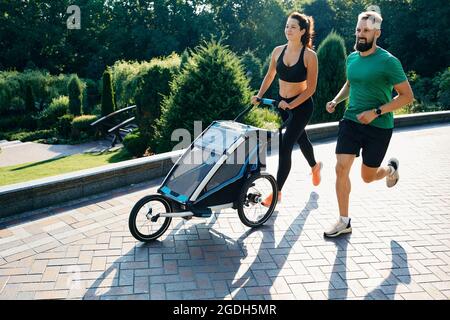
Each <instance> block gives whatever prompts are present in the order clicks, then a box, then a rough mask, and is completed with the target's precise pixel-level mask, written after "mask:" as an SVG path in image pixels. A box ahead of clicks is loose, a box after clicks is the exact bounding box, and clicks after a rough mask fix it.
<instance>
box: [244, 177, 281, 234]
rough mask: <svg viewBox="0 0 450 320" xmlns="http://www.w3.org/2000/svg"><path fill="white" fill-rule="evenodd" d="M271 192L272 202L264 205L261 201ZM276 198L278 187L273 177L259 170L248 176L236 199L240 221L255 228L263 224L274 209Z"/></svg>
mask: <svg viewBox="0 0 450 320" xmlns="http://www.w3.org/2000/svg"><path fill="white" fill-rule="evenodd" d="M270 194H272V195H273V196H272V203H271V204H270V206H269V207H265V206H264V205H263V204H262V201H263V200H264V199H265V198H266V197H268V196H269V195H270ZM277 199H278V188H277V182H276V180H275V178H274V177H273V176H272V175H270V174H268V173H266V172H261V173H257V174H254V175H252V176H250V178H248V179H247V180H246V181H245V182H244V185H243V186H242V189H241V193H240V195H239V200H238V206H237V210H238V214H239V219H241V221H242V223H243V224H245V225H246V226H248V227H251V228H255V227H259V226H261V225H263V224H264V223H265V222H266V221H267V220H268V219H269V218H270V217H271V215H272V213H273V211H274V210H275V206H276V204H277Z"/></svg>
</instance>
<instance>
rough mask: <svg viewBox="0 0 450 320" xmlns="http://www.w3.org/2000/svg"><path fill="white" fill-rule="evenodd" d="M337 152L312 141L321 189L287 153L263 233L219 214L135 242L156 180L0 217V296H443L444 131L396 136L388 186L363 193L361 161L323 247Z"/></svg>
mask: <svg viewBox="0 0 450 320" xmlns="http://www.w3.org/2000/svg"><path fill="white" fill-rule="evenodd" d="M335 143H336V142H335V140H331V141H327V142H322V143H316V144H315V152H316V158H317V159H320V160H322V161H323V162H324V169H323V182H322V184H321V185H320V186H319V187H317V188H313V187H312V184H311V182H310V176H309V174H308V173H309V171H308V167H307V163H306V161H305V160H304V158H303V157H302V156H301V153H300V151H299V150H295V151H294V153H293V167H292V171H291V175H290V176H289V178H288V181H287V183H286V187H285V189H284V191H283V202H282V203H280V204H279V205H278V206H277V209H276V211H275V213H274V215H273V217H272V218H271V219H270V220H269V221H268V222H267V223H266V225H265V226H264V227H262V228H260V229H255V230H251V229H249V228H247V227H245V226H244V225H243V224H242V223H241V222H240V220H239V218H238V217H237V213H236V212H235V211H233V210H226V211H222V212H221V213H220V214H217V215H213V216H212V217H211V218H208V219H201V218H194V219H192V220H189V221H185V220H183V219H173V220H172V224H171V226H170V228H169V229H168V230H167V232H166V233H165V234H164V236H163V237H161V238H160V239H159V240H157V241H155V242H154V243H151V244H142V243H139V242H137V241H136V240H135V239H134V238H133V237H132V236H131V234H130V233H129V231H128V213H129V211H130V209H131V207H132V206H133V205H134V203H135V202H136V201H137V200H139V199H140V198H141V197H142V196H144V195H147V194H149V193H153V192H154V191H155V190H156V188H157V187H158V184H159V183H160V182H161V179H158V180H155V181H151V182H149V183H145V184H140V185H136V186H131V187H128V188H123V189H119V190H114V191H112V192H111V193H110V194H103V195H100V196H95V197H90V198H88V199H83V200H80V201H76V202H72V203H70V204H64V205H61V206H55V207H51V208H47V209H44V210H39V211H35V212H31V213H26V214H22V215H20V216H16V217H14V218H13V219H4V220H2V221H0V299H108V300H110V299H244V300H247V299H399V300H404V299H405V300H409V299H449V298H450V232H449V230H450V183H449V182H450V148H449V147H448V146H449V145H450V125H449V124H445V125H436V126H426V127H416V128H410V129H402V130H396V131H395V132H394V135H393V138H392V141H391V145H390V147H389V150H388V152H387V155H386V158H388V157H390V156H396V157H398V158H399V159H400V174H401V179H400V182H399V184H398V186H396V187H395V188H393V189H388V188H386V186H385V182H384V181H379V182H375V183H371V184H365V183H364V182H363V181H362V180H361V178H360V176H359V172H360V164H361V160H360V159H357V160H356V161H355V165H354V167H353V169H352V172H351V177H352V194H351V203H350V205H351V207H350V213H351V216H352V218H353V219H352V225H353V233H352V234H351V235H346V236H344V237H342V238H339V239H334V240H326V239H324V238H323V236H322V234H323V231H324V229H325V228H327V227H328V226H329V225H330V224H331V223H333V222H334V221H335V220H336V218H337V201H336V197H335V191H334V181H335V174H334V164H335V156H334V147H335ZM276 161H277V158H276V157H274V156H272V157H269V166H268V170H269V171H270V172H272V173H274V171H275V169H276Z"/></svg>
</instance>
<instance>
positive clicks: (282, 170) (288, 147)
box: [277, 104, 311, 190]
mask: <svg viewBox="0 0 450 320" xmlns="http://www.w3.org/2000/svg"><path fill="white" fill-rule="evenodd" d="M301 108H303V104H302V105H300V106H298V107H297V108H294V109H292V119H291V122H290V123H289V124H288V126H287V127H286V131H285V133H284V134H283V139H282V144H281V146H280V152H279V156H278V173H277V183H278V190H281V189H282V188H283V185H284V183H285V182H286V179H287V177H288V175H289V172H290V171H291V164H292V161H291V158H292V150H293V148H294V145H295V143H297V142H298V140H299V138H300V136H301V135H302V134H303V133H304V130H305V127H306V124H307V123H308V121H309V118H310V115H309V114H310V113H311V112H310V110H309V108H305V109H301Z"/></svg>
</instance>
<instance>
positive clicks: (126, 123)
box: [91, 105, 138, 148]
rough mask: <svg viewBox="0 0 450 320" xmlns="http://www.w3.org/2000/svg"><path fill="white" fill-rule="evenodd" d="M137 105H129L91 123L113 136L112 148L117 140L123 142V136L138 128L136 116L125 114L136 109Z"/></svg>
mask: <svg viewBox="0 0 450 320" xmlns="http://www.w3.org/2000/svg"><path fill="white" fill-rule="evenodd" d="M135 108H136V106H135V105H133V106H129V107H125V108H122V109H119V110H117V111H114V112H112V113H110V114H108V115H106V116H104V117H101V118H100V119H98V120H96V121H94V122H92V123H91V126H93V127H96V128H97V129H98V130H99V131H100V132H101V133H102V134H104V135H106V136H111V137H112V141H111V148H112V147H114V146H115V145H116V143H117V141H119V142H122V141H123V138H124V137H125V136H126V135H127V134H128V133H130V132H131V131H133V130H134V129H136V128H137V127H138V126H137V125H136V123H135V120H136V117H135V116H132V117H128V118H126V119H125V117H124V116H125V115H126V114H127V113H128V112H130V111H132V110H133V109H135ZM124 119H125V120H124Z"/></svg>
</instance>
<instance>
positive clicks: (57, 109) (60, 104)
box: [36, 96, 69, 128]
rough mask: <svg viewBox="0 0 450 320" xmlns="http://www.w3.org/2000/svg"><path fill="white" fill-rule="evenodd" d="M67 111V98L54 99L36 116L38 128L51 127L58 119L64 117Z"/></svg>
mask: <svg viewBox="0 0 450 320" xmlns="http://www.w3.org/2000/svg"><path fill="white" fill-rule="evenodd" d="M68 110H69V98H68V97H67V96H60V97H58V98H54V99H53V100H52V102H51V103H50V105H49V106H48V107H47V108H46V109H45V110H44V111H42V112H40V113H39V114H38V115H37V117H36V119H37V121H38V127H39V128H49V127H53V126H54V125H55V124H56V123H57V122H58V118H59V117H62V116H63V115H65V114H66V113H67V112H68Z"/></svg>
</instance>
